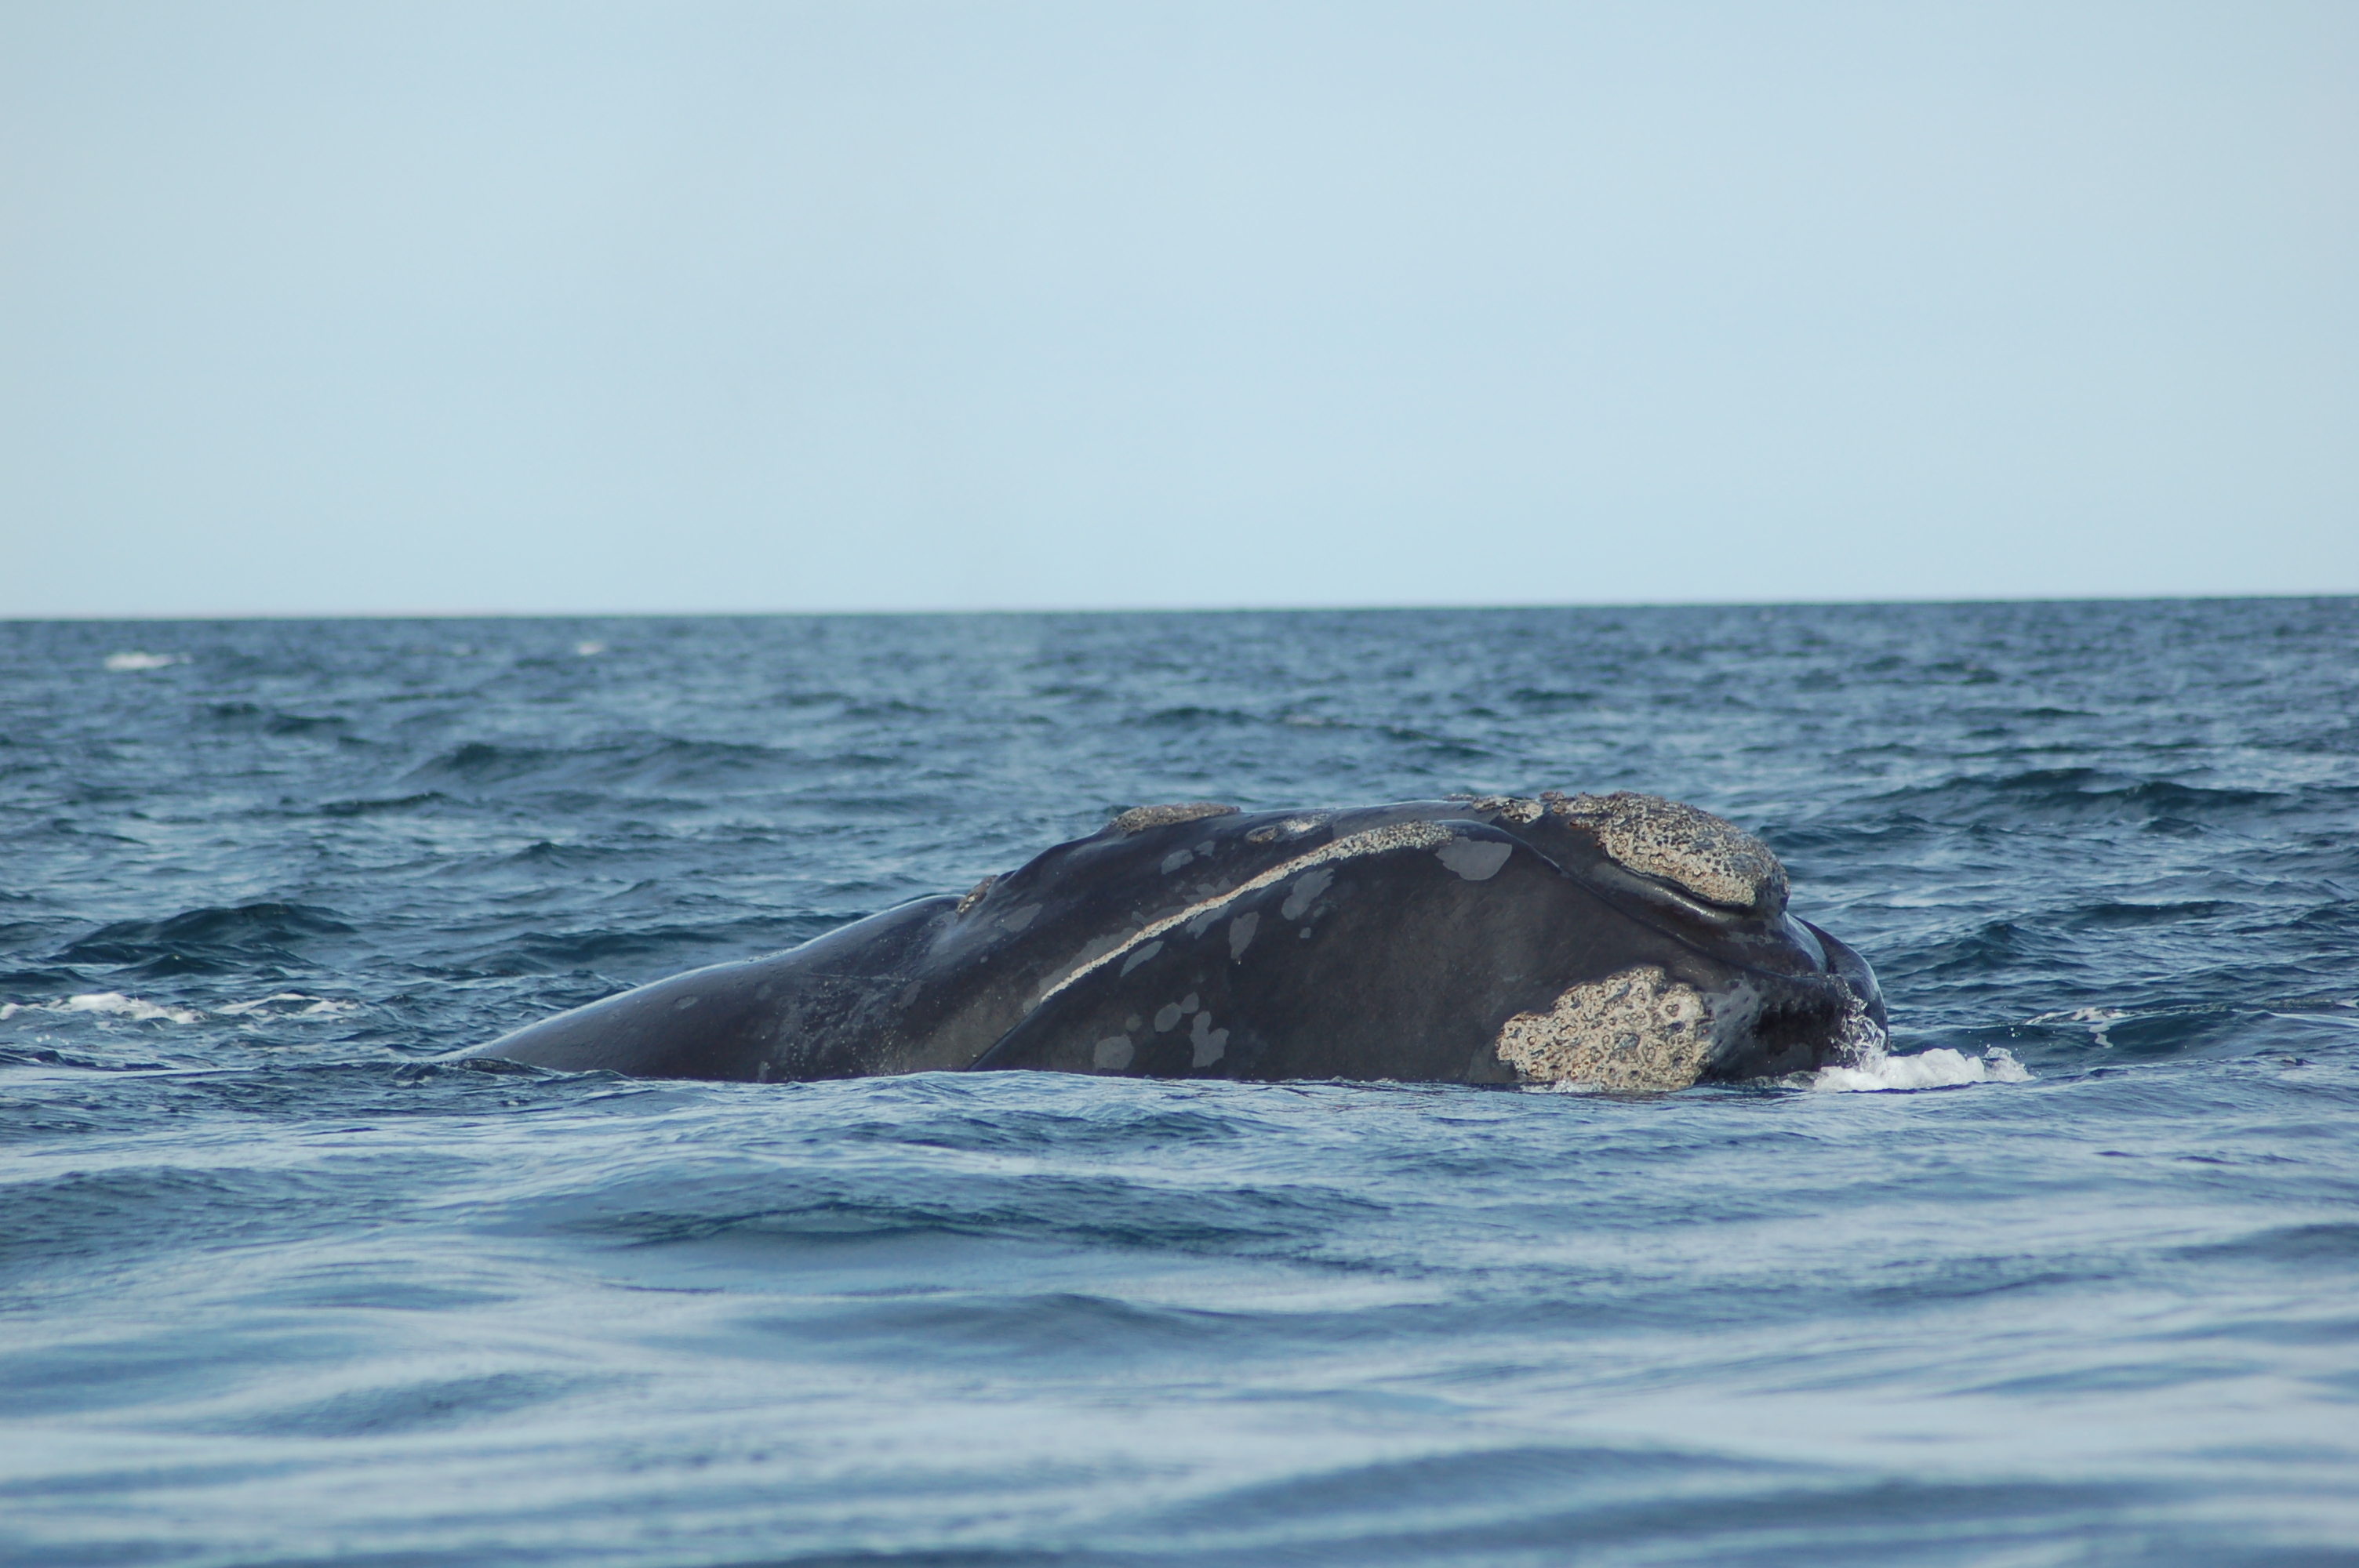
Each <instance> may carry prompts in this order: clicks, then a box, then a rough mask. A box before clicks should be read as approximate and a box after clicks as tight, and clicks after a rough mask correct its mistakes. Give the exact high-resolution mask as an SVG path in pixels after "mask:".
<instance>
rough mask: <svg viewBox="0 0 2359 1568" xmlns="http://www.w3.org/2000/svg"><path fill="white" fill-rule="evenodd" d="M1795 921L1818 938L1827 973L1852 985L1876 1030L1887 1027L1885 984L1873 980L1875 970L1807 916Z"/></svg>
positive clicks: (1861, 1009) (1881, 1030)
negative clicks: (1806, 918) (1812, 922)
mask: <svg viewBox="0 0 2359 1568" xmlns="http://www.w3.org/2000/svg"><path fill="white" fill-rule="evenodd" d="M1794 924H1796V925H1799V926H1800V927H1801V928H1802V929H1803V930H1805V931H1807V932H1809V933H1810V935H1813V936H1815V937H1817V938H1818V940H1819V946H1820V948H1821V950H1822V951H1824V953H1825V954H1826V964H1827V973H1829V974H1831V975H1832V976H1834V977H1835V979H1839V980H1841V981H1843V984H1844V985H1846V986H1849V987H1850V988H1851V994H1852V995H1853V996H1854V998H1856V999H1857V1000H1858V1001H1859V1005H1860V1011H1861V1012H1862V1013H1863V1014H1864V1016H1865V1017H1866V1018H1867V1019H1868V1020H1869V1022H1873V1023H1874V1024H1875V1027H1876V1030H1877V1031H1878V1033H1882V1032H1883V1031H1885V1030H1886V1029H1888V1028H1889V1027H1890V1026H1891V1021H1890V1020H1889V1019H1888V1018H1887V1017H1886V1014H1885V1011H1884V988H1883V987H1882V986H1881V985H1878V984H1877V983H1876V979H1875V969H1874V968H1870V967H1869V965H1868V961H1867V960H1866V959H1865V958H1863V957H1860V956H1859V954H1858V953H1857V952H1856V951H1854V949H1853V948H1852V947H1851V946H1849V945H1848V944H1846V943H1843V942H1841V941H1838V940H1837V939H1836V938H1835V937H1834V936H1832V935H1830V934H1829V933H1828V932H1827V931H1825V930H1824V929H1823V928H1821V927H1820V926H1816V925H1811V924H1810V922H1809V921H1807V920H1798V921H1796V922H1795V923H1794Z"/></svg>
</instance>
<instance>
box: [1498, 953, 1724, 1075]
mask: <svg viewBox="0 0 2359 1568" xmlns="http://www.w3.org/2000/svg"><path fill="white" fill-rule="evenodd" d="M1712 1024H1713V1019H1712V1006H1711V1004H1710V1003H1709V1002H1708V1001H1706V1000H1704V996H1703V993H1702V992H1701V991H1699V990H1697V989H1695V988H1694V987H1693V986H1688V985H1681V984H1680V983H1679V982H1678V981H1676V980H1673V979H1670V977H1669V976H1668V975H1666V974H1665V973H1664V972H1663V971H1662V970H1661V969H1659V968H1656V967H1655V966H1653V965H1651V964H1648V965H1644V966H1641V967H1640V968H1635V969H1625V970H1623V971H1622V972H1621V973H1620V974H1617V975H1609V976H1607V977H1606V978H1605V979H1602V980H1596V981H1593V982H1590V983H1588V984H1585V985H1577V986H1574V987H1572V988H1571V989H1569V990H1567V991H1566V992H1565V993H1564V994H1563V995H1561V996H1560V997H1558V998H1557V999H1556V1005H1555V1006H1554V1007H1553V1008H1551V1009H1549V1011H1547V1012H1519V1013H1517V1014H1516V1016H1515V1017H1513V1018H1511V1019H1509V1020H1507V1022H1506V1024H1505V1025H1503V1026H1502V1027H1501V1028H1500V1030H1499V1038H1498V1041H1497V1043H1496V1044H1495V1050H1496V1051H1497V1052H1498V1054H1499V1060H1500V1061H1502V1062H1504V1063H1506V1065H1508V1066H1510V1067H1513V1068H1514V1069H1515V1070H1516V1075H1517V1076H1518V1077H1520V1078H1522V1079H1523V1080H1524V1081H1525V1082H1526V1083H1534V1084H1566V1083H1571V1084H1593V1085H1595V1086H1596V1087H1599V1088H1603V1089H1619V1090H1622V1091H1625V1092H1628V1093H1660V1092H1668V1091H1669V1090H1672V1089H1683V1088H1686V1087H1688V1086H1690V1084H1692V1083H1694V1082H1695V1081H1696V1079H1697V1078H1698V1077H1699V1076H1701V1075H1702V1073H1703V1068H1704V1063H1705V1060H1706V1059H1707V1058H1708V1057H1709V1056H1710V1055H1711V1054H1712V1035H1713V1028H1712Z"/></svg>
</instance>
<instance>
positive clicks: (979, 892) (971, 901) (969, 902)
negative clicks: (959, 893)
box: [951, 875, 999, 914]
mask: <svg viewBox="0 0 2359 1568" xmlns="http://www.w3.org/2000/svg"><path fill="white" fill-rule="evenodd" d="M996 881H999V878H998V877H997V876H996V875H992V876H988V877H985V878H984V879H983V881H979V882H977V883H975V884H974V886H973V889H972V890H970V891H969V892H968V893H967V895H966V896H965V897H964V898H962V899H961V900H959V901H958V908H956V909H954V910H952V911H951V914H965V913H966V912H967V911H968V910H970V909H973V907H974V906H975V905H976V904H978V903H982V902H983V898H984V894H985V893H987V892H990V891H991V889H992V884H993V883H995V882H996Z"/></svg>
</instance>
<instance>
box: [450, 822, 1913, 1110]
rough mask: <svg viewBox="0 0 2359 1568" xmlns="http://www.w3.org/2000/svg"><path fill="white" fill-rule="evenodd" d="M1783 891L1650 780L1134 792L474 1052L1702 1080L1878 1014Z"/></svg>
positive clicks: (1837, 1035) (765, 1065)
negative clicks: (1257, 799)
mask: <svg viewBox="0 0 2359 1568" xmlns="http://www.w3.org/2000/svg"><path fill="white" fill-rule="evenodd" d="M1787 894H1788V885H1787V874H1786V870H1785V868H1784V867H1783V866H1782V865H1780V864H1779V863H1778V860H1777V857H1776V856H1775V855H1774V854H1772V853H1771V852H1770V851H1769V849H1768V848H1767V846H1766V845H1765V844H1763V843H1762V842H1761V841H1760V840H1759V839H1758V838H1755V837H1754V836H1752V835H1751V834H1749V833H1746V832H1745V831H1744V830H1743V829H1742V828H1739V827H1735V826H1734V825H1733V824H1731V823H1728V822H1726V821H1723V819H1721V818H1720V817H1717V816H1712V815H1710V814H1709V813H1706V812H1703V811H1701V810H1698V809H1697V808H1695V807H1694V806H1684V805H1680V804H1679V803H1677V802H1673V801H1669V800H1664V799H1661V798H1659V797H1657V796H1654V795H1634V794H1629V793H1617V794H1614V795H1571V796H1568V795H1560V794H1555V793H1549V794H1544V795H1539V796H1537V797H1529V798H1527V797H1521V796H1510V795H1490V796H1482V797H1471V798H1469V797H1462V798H1456V799H1449V800H1438V801H1408V802H1401V803H1397V804H1394V805H1389V806H1368V807H1360V808H1352V809H1341V810H1332V809H1324V810H1304V811H1264V812H1252V813H1247V812H1241V811H1239V810H1238V809H1237V808H1235V807H1234V806H1221V805H1216V804H1212V803H1209V802H1191V803H1186V804H1181V805H1173V806H1141V807H1137V808H1135V809H1133V810H1130V811H1126V812H1125V813H1123V814H1122V815H1121V816H1116V817H1115V818H1114V820H1113V821H1111V822H1109V823H1108V824H1107V825H1106V826H1105V827H1103V829H1101V830H1100V831H1098V832H1097V833H1094V834H1093V835H1091V836H1090V837H1088V838H1081V839H1076V840H1074V841H1072V842H1071V843H1067V844H1060V845H1058V846H1057V847H1055V848H1054V849H1049V850H1047V851H1045V852H1044V853H1042V854H1041V855H1039V856H1038V857H1037V858H1036V859H1034V860H1031V861H1030V862H1029V863H1028V864H1027V865H1025V866H1023V867H1021V868H1019V869H1018V870H1016V871H1010V872H1008V873H1006V875H1004V876H999V877H993V878H986V879H985V880H984V882H983V883H982V884H981V885H979V886H978V887H976V888H975V889H974V890H973V892H969V893H967V894H966V895H965V896H964V897H952V896H949V895H942V896H938V897H933V898H925V899H919V900H916V901H914V902H912V903H905V904H902V905H900V906H898V907H897V908H894V909H888V910H886V911H885V912H883V913H882V914H875V915H871V916H870V917H868V918H867V919H864V920H860V921H855V922H853V924H851V925H846V926H843V927H842V928H840V929H838V930H836V931H832V932H830V933H828V934H827V935H823V936H821V937H818V938H816V939H814V940H813V941H810V942H808V943H806V944H804V945H803V946H799V947H797V948H794V949H791V950H790V951H788V952H785V953H780V954H776V955H773V956H771V957H764V958H755V959H750V960H746V961H743V962H738V963H728V964H719V965H715V966H713V967H712V968H703V969H697V970H693V971H690V973H687V974H684V975H676V976H674V977H672V978H671V979H666V980H659V981H657V982H655V983H654V984H652V985H647V986H642V987H640V988H639V989H636V990H631V991H626V992H624V993H622V994H620V995H617V996H614V997H609V998H607V999H606V1000H603V1001H597V1002H592V1003H591V1004H590V1005H588V1006H586V1007H581V1008H576V1009H574V1010H573V1011H571V1012H566V1013H560V1014H559V1015H557V1016H556V1017H553V1018H549V1019H544V1020H542V1021H541V1022H538V1023H533V1024H530V1025H527V1026H526V1027H525V1028H522V1029H519V1030H517V1031H516V1032H515V1033H511V1034H508V1035H506V1036H504V1037H503V1038H501V1039H498V1040H495V1041H493V1042H491V1043H490V1044H486V1045H483V1046H479V1047H477V1048H475V1049H474V1050H473V1051H471V1052H468V1053H464V1054H467V1055H471V1056H488V1057H499V1058H505V1059H508V1060H513V1061H517V1062H523V1063H527V1064H531V1065H539V1066H546V1067H555V1068H560V1069H566V1070H575V1071H579V1070H589V1069H607V1070H612V1071H615V1072H621V1073H627V1074H632V1075H635V1076H648V1077H686V1078H734V1079H752V1080H756V1081H768V1082H779V1081H788V1080H799V1079H813V1078H835V1077H855V1076H870V1075H876V1074H892V1073H911V1072H925V1071H958V1070H995V1069H1011V1068H1035V1069H1046V1070H1050V1071H1058V1072H1075V1073H1099V1074H1118V1075H1128V1076H1161V1077H1224V1078H1252V1079H1278V1078H1362V1079H1379V1078H1381V1079H1394V1080H1397V1081H1402V1082H1412V1081H1421V1082H1430V1081H1448V1082H1459V1083H1471V1084H1557V1083H1565V1084H1586V1085H1593V1086H1596V1087H1602V1088H1607V1089H1617V1090H1627V1091H1660V1090H1669V1089H1679V1088H1684V1087H1688V1086H1689V1085H1691V1084H1694V1083H1698V1082H1701V1081H1710V1080H1734V1079H1745V1078H1760V1077H1772V1076H1780V1075H1785V1074H1789V1073H1795V1072H1802V1071H1807V1070H1810V1069H1811V1068H1814V1067H1817V1066H1821V1065H1826V1064H1828V1063H1831V1062H1837V1061H1841V1060H1843V1059H1844V1058H1845V1057H1847V1056H1848V1055H1849V1054H1852V1053H1854V1052H1856V1051H1857V1050H1858V1049H1860V1048H1861V1047H1862V1046H1863V1045H1864V1044H1869V1043H1871V1042H1875V1041H1880V1040H1881V1038H1882V1035H1883V1031H1884V1026H1885V1015H1884V1002H1883V998H1882V996H1881V994H1880V992H1879V990H1878V989H1877V986H1876V981H1875V974H1874V972H1873V971H1872V970H1871V969H1870V968H1869V967H1868V965H1867V963H1866V961H1865V960H1864V959H1863V958H1861V957H1859V955H1858V954H1856V953H1854V952H1853V951H1852V950H1851V949H1850V948H1849V947H1847V946H1843V943H1841V942H1839V941H1837V940H1836V939H1835V938H1834V937H1833V936H1832V935H1828V934H1827V933H1826V932H1825V931H1823V930H1821V929H1820V928H1819V927H1818V926H1815V925H1810V923H1808V922H1807V921H1801V920H1798V919H1796V918H1795V917H1794V916H1793V915H1791V914H1788V910H1787V907H1786V904H1787Z"/></svg>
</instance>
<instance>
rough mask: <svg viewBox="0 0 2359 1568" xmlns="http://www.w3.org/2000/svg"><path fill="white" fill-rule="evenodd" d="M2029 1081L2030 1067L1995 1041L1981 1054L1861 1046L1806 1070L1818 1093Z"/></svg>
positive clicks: (1880, 1091) (1873, 1091)
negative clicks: (1848, 1058) (1903, 1052)
mask: <svg viewBox="0 0 2359 1568" xmlns="http://www.w3.org/2000/svg"><path fill="white" fill-rule="evenodd" d="M2030 1081H2031V1069H2030V1068H2028V1067H2027V1066H2025V1065H2023V1064H2022V1063H2020V1062H2018V1061H2017V1060H2016V1059H2015V1053H2014V1052H2012V1051H2010V1050H2008V1049H2007V1048H2006V1046H2004V1045H1994V1046H1992V1047H1991V1048H1990V1049H1989V1050H1987V1051H1985V1052H1984V1053H1983V1054H1981V1055H1980V1056H1969V1055H1967V1054H1965V1053H1963V1052H1962V1051H1952V1050H1950V1049H1949V1048H1948V1047H1946V1046H1935V1047H1934V1048H1933V1049H1932V1050H1930V1051H1919V1052H1918V1053H1917V1054H1915V1055H1913V1056H1896V1055H1893V1054H1891V1053H1889V1052H1887V1051H1885V1050H1883V1049H1881V1048H1876V1049H1873V1050H1867V1051H1863V1052H1861V1053H1860V1054H1859V1055H1858V1056H1857V1057H1856V1058H1855V1059H1854V1061H1852V1062H1851V1063H1850V1064H1849V1065H1843V1066H1835V1067H1821V1068H1820V1069H1819V1070H1818V1071H1817V1072H1815V1073H1813V1074H1811V1075H1810V1088H1811V1089H1812V1090H1813V1091H1815V1092H1817V1093H1820V1094H1882V1093H1888V1092H1890V1091H1892V1090H1895V1089H1946V1088H1954V1087H1959V1086H1960V1085H1963V1084H2026V1083H2029V1082H2030Z"/></svg>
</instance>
